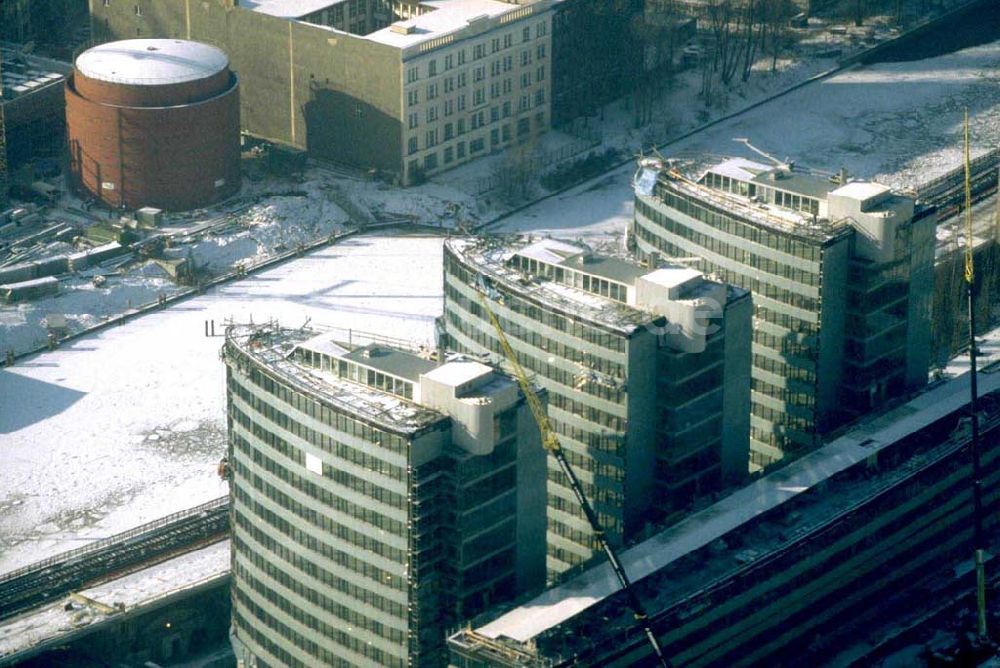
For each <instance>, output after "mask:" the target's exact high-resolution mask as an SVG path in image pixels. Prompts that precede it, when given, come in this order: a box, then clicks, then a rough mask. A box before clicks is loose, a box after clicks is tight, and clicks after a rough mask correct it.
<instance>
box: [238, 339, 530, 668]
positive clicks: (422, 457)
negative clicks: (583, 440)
mask: <svg viewBox="0 0 1000 668" xmlns="http://www.w3.org/2000/svg"><path fill="white" fill-rule="evenodd" d="M337 338H338V337H336V336H334V335H332V334H331V333H329V332H327V333H320V332H316V331H309V330H303V329H295V330H289V329H282V328H280V327H278V326H277V325H273V324H271V325H264V326H234V327H231V328H230V329H229V330H227V334H226V344H225V348H224V352H225V361H226V366H227V391H228V413H229V455H228V468H229V475H230V489H231V503H232V541H233V559H232V562H233V565H232V577H233V584H232V587H233V626H232V638H233V645H234V650H235V652H236V656H237V659H238V660H240V661H243V662H245V664H246V665H284V666H302V667H306V666H308V667H312V666H320V665H325V666H391V667H397V668H402V667H403V666H415V665H419V666H440V665H443V664H444V663H445V657H444V640H445V635H446V632H447V631H448V629H450V628H453V627H454V625H455V624H457V623H458V622H459V621H461V620H462V619H465V618H467V617H470V616H472V615H475V614H478V613H480V612H482V611H484V610H486V609H487V608H488V607H489V606H492V605H493V604H495V603H497V602H500V601H503V600H505V599H508V598H510V597H512V596H514V595H515V594H516V592H523V591H525V590H530V589H534V588H537V587H540V586H541V585H542V584H543V583H544V575H545V542H544V540H545V462H544V457H545V452H544V450H543V448H542V446H541V443H540V440H539V436H538V429H537V426H536V425H535V423H534V421H533V419H532V416H531V413H530V411H529V410H528V409H527V407H526V405H525V402H524V398H523V396H522V395H521V393H520V390H519V388H518V386H517V383H516V382H515V381H514V380H512V379H510V378H509V377H507V376H505V375H503V374H501V373H498V372H497V371H496V370H494V369H493V368H492V367H490V366H487V365H485V364H482V363H481V362H478V361H475V360H470V359H465V358H461V357H459V356H453V357H451V358H449V359H448V360H446V361H443V362H440V361H436V360H432V359H430V357H432V356H431V355H428V354H426V352H425V353H423V354H420V353H418V352H415V351H411V350H406V349H402V348H400V347H399V345H398V344H397V343H396V342H391V343H387V342H385V341H381V340H375V339H374V337H367V339H368V342H367V343H365V344H364V345H361V344H360V343H359V342H358V334H357V333H356V332H355V333H353V336H352V337H351V338H352V342H350V343H344V342H338V341H337ZM345 338H346V337H345Z"/></svg>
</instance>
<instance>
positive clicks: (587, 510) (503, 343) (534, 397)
mask: <svg viewBox="0 0 1000 668" xmlns="http://www.w3.org/2000/svg"><path fill="white" fill-rule="evenodd" d="M481 287H482V289H481V290H480V292H479V301H480V303H481V304H482V307H483V310H484V311H485V312H486V315H487V317H488V318H489V320H490V324H492V325H493V329H494V330H496V333H497V339H498V340H499V341H500V348H501V349H502V350H503V354H504V357H506V358H507V361H508V362H509V363H510V366H511V368H512V370H513V372H514V377H515V378H517V383H518V385H520V386H521V392H523V393H524V397H525V399H526V400H527V402H528V406H529V407H530V408H531V414H532V415H533V416H534V417H535V422H537V423H538V429H539V431H540V432H541V437H542V445H543V446H544V447H545V449H546V450H548V452H549V454H551V455H552V456H553V457H555V459H556V462H558V463H559V468H560V469H562V472H563V473H564V474H565V475H566V478H568V479H569V484H570V487H571V488H572V489H573V494H574V495H575V496H576V500H577V501H578V502H579V503H580V507H581V508H583V514H584V515H586V517H587V521H588V522H589V523H590V529H591V531H593V532H594V536H595V537H596V538H597V541H598V542H599V543H600V545H601V549H602V550H603V551H604V555H605V556H606V557H607V559H608V563H609V564H610V565H611V570H612V571H614V573H615V577H617V578H618V583H619V584H620V585H621V588H622V590H623V591H624V592H625V595H626V597H627V598H628V603H629V607H631V608H632V614H633V615H634V617H635V620H636V622H637V623H638V624H640V625H641V626H642V630H643V632H644V633H645V634H646V638H647V639H648V640H649V644H650V646H652V648H653V653H654V654H655V655H656V658H657V660H658V661H659V663H660V666H662V667H663V668H668V667H669V666H670V662H669V661H668V660H667V658H666V656H664V654H663V648H662V647H660V641H659V640H657V638H656V635H655V634H654V633H653V629H652V628H651V627H650V625H649V616H648V615H647V614H646V610H645V608H643V606H642V602H641V601H640V600H639V597H638V596H637V595H636V593H635V589H634V588H633V587H632V582H631V581H630V580H629V577H628V574H626V573H625V568H624V567H623V566H622V564H621V561H619V559H618V554H617V553H616V552H615V549H614V548H613V547H612V546H611V543H609V542H608V540H607V536H606V535H605V533H604V529H603V527H601V523H600V520H599V519H598V518H597V513H595V512H594V509H593V508H592V507H591V505H590V502H589V501H587V497H586V496H585V495H584V493H583V485H581V484H580V479H579V478H577V477H576V473H574V472H573V469H572V467H571V466H570V465H569V460H567V459H566V454H565V453H564V452H563V449H562V445H561V444H560V443H559V436H558V435H556V432H555V430H554V429H553V428H552V423H551V422H550V421H549V416H548V413H546V412H545V408H544V407H543V406H542V401H541V399H539V398H538V394H537V393H536V392H535V388H534V387H532V386H531V381H530V380H529V379H528V374H526V373H525V372H524V368H522V367H521V363H520V362H518V361H517V355H516V354H515V353H514V349H513V348H511V347H510V343H509V342H508V341H507V335H506V334H505V333H504V331H503V327H502V326H501V325H500V321H499V320H498V319H497V316H496V314H495V313H494V312H493V309H492V308H490V304H489V300H488V299H487V297H486V286H485V284H483V285H482V286H481Z"/></svg>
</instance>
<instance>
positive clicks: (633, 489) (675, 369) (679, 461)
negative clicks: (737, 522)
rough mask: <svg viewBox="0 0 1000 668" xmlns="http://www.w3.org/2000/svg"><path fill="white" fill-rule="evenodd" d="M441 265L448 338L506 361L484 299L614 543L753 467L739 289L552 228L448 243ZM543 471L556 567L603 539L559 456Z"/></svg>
mask: <svg viewBox="0 0 1000 668" xmlns="http://www.w3.org/2000/svg"><path fill="white" fill-rule="evenodd" d="M444 272H445V309H444V316H443V320H444V322H443V329H444V338H445V343H446V345H447V346H448V347H449V349H452V350H456V351H459V352H463V353H468V354H472V355H480V356H482V357H484V358H490V359H493V360H497V361H500V362H501V363H504V361H505V360H504V359H503V355H502V353H501V351H500V344H499V341H498V339H497V335H496V332H495V330H494V328H493V325H492V324H491V322H490V320H489V318H488V315H487V313H486V311H485V310H484V309H483V308H482V304H481V303H480V300H481V299H487V300H488V301H489V305H490V309H491V310H492V311H493V312H494V313H495V314H496V316H497V318H498V320H499V322H500V324H501V326H502V327H503V329H504V332H505V334H506V335H507V337H508V339H509V341H510V344H511V347H512V348H513V350H514V352H515V354H516V355H517V356H518V362H519V363H520V364H521V365H522V366H523V367H524V369H525V370H527V371H529V372H531V373H534V374H535V380H536V382H537V383H538V384H539V385H540V386H542V387H543V388H545V389H546V390H547V391H548V414H549V417H550V418H551V420H552V424H553V427H554V428H555V430H556V431H557V432H558V434H559V437H560V440H561V442H562V445H563V449H564V451H565V452H566V455H567V457H568V459H569V461H570V464H571V465H572V466H573V467H574V470H575V472H576V473H577V475H578V476H579V478H580V480H581V482H582V484H583V487H584V493H585V494H586V495H587V497H588V499H589V500H590V502H591V503H592V504H593V506H594V510H595V512H597V513H598V516H599V519H600V521H601V523H602V525H603V527H604V529H605V530H606V531H607V533H608V536H609V537H610V539H611V540H612V542H614V543H618V544H622V543H623V542H625V541H627V540H629V539H630V538H632V537H633V536H635V535H637V534H638V533H639V532H640V531H641V530H642V529H643V528H644V527H645V526H646V525H647V524H648V523H649V522H651V521H653V522H655V521H663V520H665V519H675V518H677V517H679V516H681V515H682V514H683V513H684V512H685V511H686V510H687V509H688V508H689V507H690V506H691V504H692V503H693V502H694V501H695V500H696V499H698V498H699V497H703V496H705V495H706V494H710V493H711V492H714V491H716V490H718V489H719V488H720V487H721V486H722V485H723V484H724V482H725V481H735V480H739V479H741V478H742V477H743V476H745V475H746V461H747V456H748V454H747V435H748V428H749V381H750V379H749V371H750V359H749V355H750V351H749V345H750V331H749V326H750V301H749V295H748V294H747V292H746V291H744V290H741V289H738V288H732V287H730V286H727V285H725V284H722V283H719V282H716V281H711V280H708V279H707V278H705V277H704V276H703V275H702V274H701V273H700V272H698V271H695V270H693V269H689V268H687V267H683V266H679V265H663V266H660V265H655V266H643V265H640V264H638V263H636V262H634V261H632V260H629V259H625V258H623V257H618V256H615V255H610V254H600V253H595V252H592V251H591V250H590V249H588V248H587V247H585V246H582V245H580V244H575V243H569V242H564V241H558V240H554V239H541V240H536V241H531V240H527V239H523V238H518V239H514V238H511V239H497V238H481V239H453V240H450V241H448V242H446V244H445V250H444ZM548 481H549V482H548V571H549V576H550V579H555V578H556V577H558V576H559V574H560V573H563V572H564V571H566V570H567V569H569V568H571V567H573V566H576V565H578V564H582V563H584V562H587V561H589V560H590V559H591V558H592V557H593V555H594V554H595V550H596V549H597V544H596V541H595V540H594V537H593V535H592V532H591V530H590V526H589V524H588V523H587V520H586V519H585V518H584V516H583V512H582V509H581V508H580V506H579V504H578V503H577V501H576V499H575V497H574V495H573V492H572V489H571V488H570V486H569V482H568V480H566V479H565V476H564V475H563V473H562V472H561V471H560V470H559V468H558V465H557V463H556V462H555V461H554V460H552V459H551V458H550V460H549V466H548Z"/></svg>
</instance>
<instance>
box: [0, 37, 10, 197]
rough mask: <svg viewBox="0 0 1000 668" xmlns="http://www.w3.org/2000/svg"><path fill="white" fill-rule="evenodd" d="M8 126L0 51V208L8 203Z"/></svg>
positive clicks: (1, 53)
mask: <svg viewBox="0 0 1000 668" xmlns="http://www.w3.org/2000/svg"><path fill="white" fill-rule="evenodd" d="M8 183H9V182H8V180H7V127H6V123H5V121H4V102H3V52H2V51H0V208H2V207H4V206H6V205H7V192H8Z"/></svg>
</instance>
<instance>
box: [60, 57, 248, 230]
mask: <svg viewBox="0 0 1000 668" xmlns="http://www.w3.org/2000/svg"><path fill="white" fill-rule="evenodd" d="M66 132H67V137H68V139H69V155H70V174H71V176H72V178H73V179H74V180H75V182H76V185H77V186H78V187H80V188H82V189H83V190H86V191H87V192H89V193H90V194H92V195H94V196H96V197H98V198H100V199H101V200H103V201H104V202H105V203H106V204H108V205H109V206H112V207H116V208H117V207H121V208H126V209H137V208H140V207H144V206H153V207H157V208H161V209H167V210H171V211H178V210H185V209H194V208H198V207H202V206H205V205H208V204H211V203H213V202H217V201H219V200H221V199H224V198H226V197H228V196H230V195H232V194H234V193H235V192H237V191H238V190H239V188H240V145H239V141H240V139H239V138H240V134H239V132H240V105H239V86H238V82H237V79H236V75H235V74H234V73H232V72H231V71H230V70H229V58H228V57H227V56H226V54H225V53H223V52H222V51H221V50H219V49H217V48H215V47H214V46H209V45H207V44H201V43H199V42H190V41H184V40H176V39H130V40H125V41H121V42H110V43H108V44H101V45H100V46H95V47H93V48H92V49H88V50H87V51H84V52H83V53H82V54H80V56H79V57H78V58H77V59H76V68H75V69H74V71H73V75H72V76H71V77H70V78H69V79H68V80H67V82H66Z"/></svg>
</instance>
